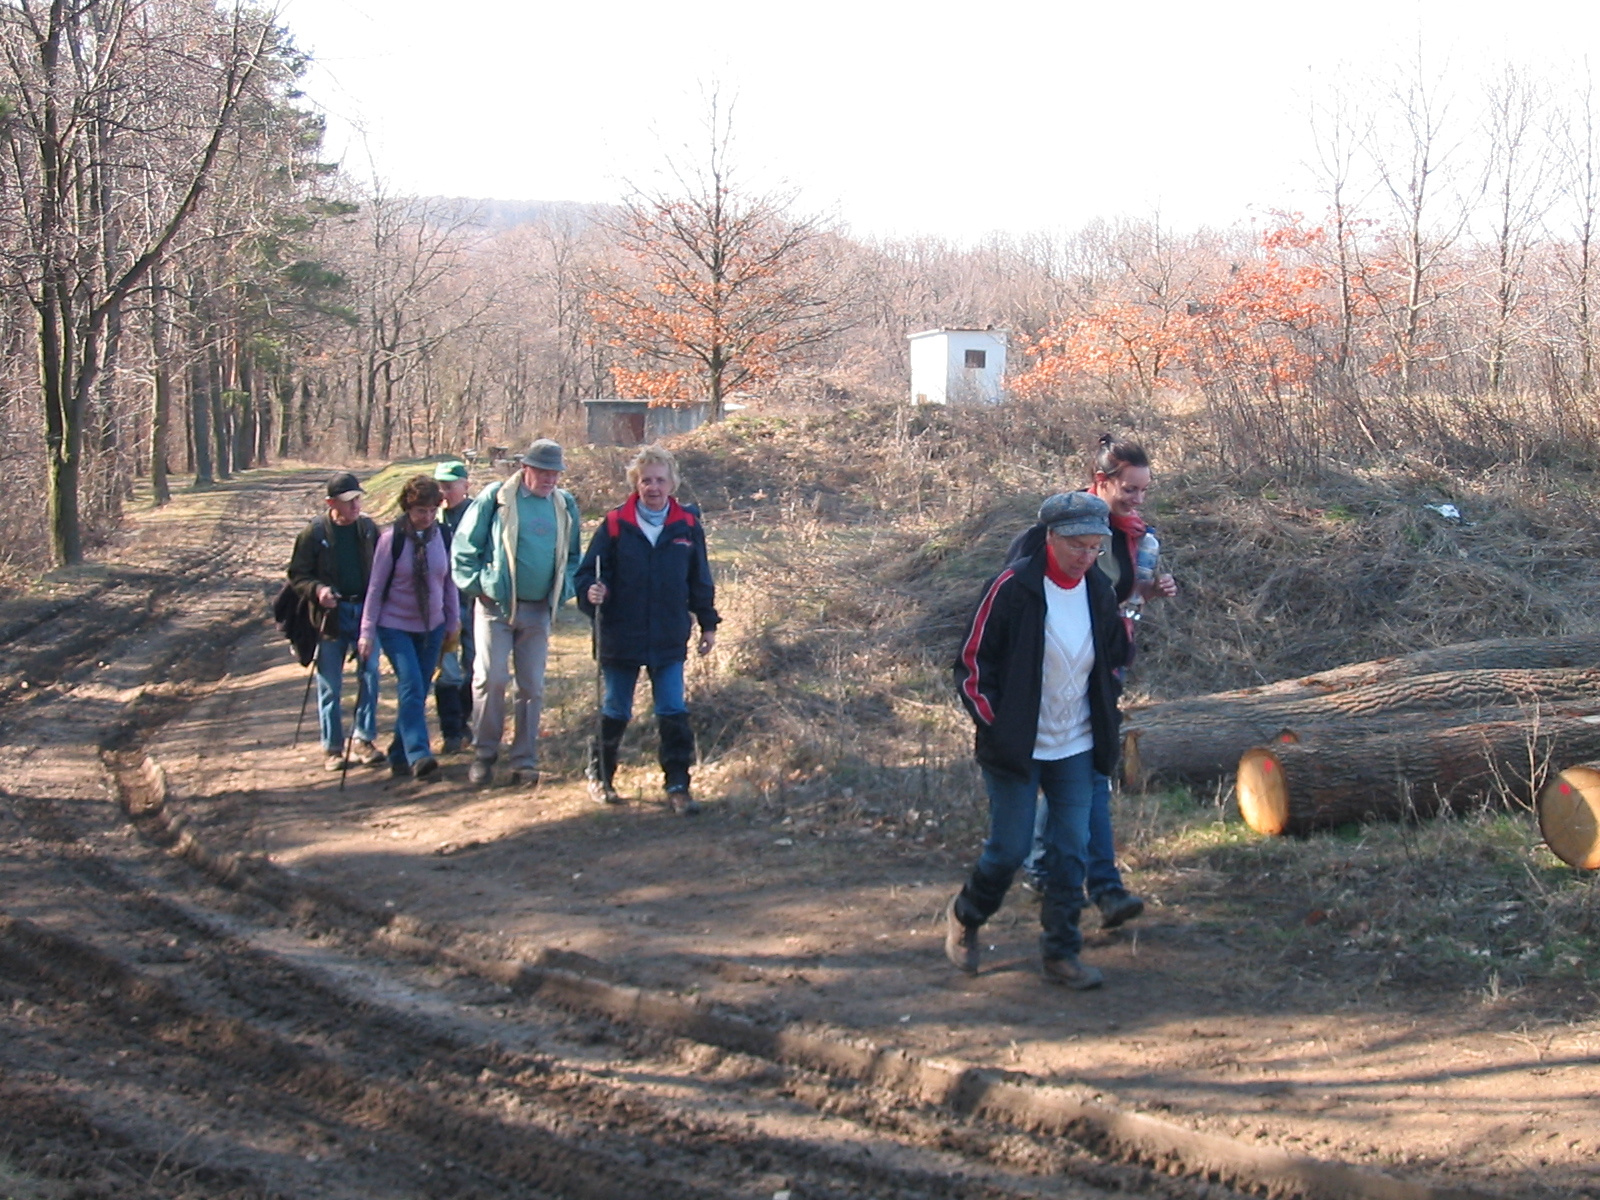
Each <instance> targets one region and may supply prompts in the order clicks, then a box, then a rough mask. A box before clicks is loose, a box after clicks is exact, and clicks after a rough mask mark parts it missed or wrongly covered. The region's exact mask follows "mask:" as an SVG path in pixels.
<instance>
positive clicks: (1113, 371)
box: [1011, 225, 1334, 398]
mask: <svg viewBox="0 0 1600 1200" xmlns="http://www.w3.org/2000/svg"><path fill="white" fill-rule="evenodd" d="M1324 239H1325V235H1324V233H1323V231H1322V230H1321V229H1312V230H1305V229H1302V228H1300V227H1298V226H1297V225H1289V226H1285V227H1283V228H1281V229H1278V230H1274V231H1273V232H1272V233H1269V234H1268V235H1267V236H1266V237H1264V238H1263V239H1262V241H1261V248H1262V251H1263V256H1262V258H1261V259H1259V260H1257V261H1253V262H1246V263H1241V264H1237V265H1235V266H1234V267H1233V268H1232V270H1231V271H1230V272H1229V274H1228V276H1227V277H1226V279H1224V280H1222V281H1221V282H1220V283H1218V284H1216V285H1215V286H1212V287H1210V288H1207V289H1204V290H1202V291H1200V292H1199V293H1198V294H1196V295H1194V296H1192V298H1188V299H1185V300H1184V301H1182V302H1174V301H1172V300H1170V299H1168V300H1167V301H1166V302H1161V301H1158V300H1155V299H1112V300H1106V301H1102V302H1101V303H1099V304H1096V305H1094V306H1093V307H1092V308H1091V309H1090V310H1089V311H1087V312H1085V313H1083V314H1081V315H1077V316H1073V317H1068V318H1064V319H1060V320H1057V321H1055V322H1053V323H1052V324H1051V325H1049V326H1048V327H1047V328H1046V329H1045V330H1044V331H1043V332H1042V333H1041V334H1040V335H1039V336H1038V337H1037V338H1032V339H1028V338H1021V339H1019V340H1020V341H1021V342H1022V349H1023V352H1024V355H1025V356H1026V357H1027V359H1028V360H1029V366H1028V368H1027V369H1026V370H1025V371H1023V372H1022V373H1021V374H1019V375H1017V376H1015V377H1014V378H1013V379H1012V381H1011V390H1012V391H1013V392H1014V393H1016V394H1017V395H1020V396H1024V397H1032V396H1042V395H1049V394H1058V393H1060V392H1061V391H1062V390H1064V389H1066V388H1068V387H1071V386H1074V385H1081V384H1083V383H1085V382H1091V381H1092V382H1097V383H1100V384H1103V385H1104V386H1106V387H1108V388H1111V389H1114V390H1132V391H1135V392H1137V393H1138V394H1139V395H1141V396H1145V397H1148V396H1149V395H1151V394H1152V393H1153V392H1154V391H1155V390H1156V389H1157V388H1158V387H1161V386H1163V385H1167V384H1177V383H1180V382H1194V383H1198V384H1200V385H1201V386H1207V385H1211V384H1220V383H1226V384H1227V385H1229V386H1231V387H1234V388H1237V389H1240V390H1244V391H1248V392H1251V393H1253V394H1256V395H1260V396H1266V397H1273V398H1278V397H1281V396H1283V395H1285V394H1294V393H1301V392H1304V391H1305V389H1306V388H1307V387H1308V386H1309V385H1310V383H1311V381H1312V377H1313V376H1314V374H1315V373H1316V371H1317V368H1318V366H1319V364H1320V363H1321V362H1322V361H1323V355H1322V353H1321V347H1320V339H1319V336H1318V335H1319V334H1320V333H1321V332H1322V331H1324V330H1326V329H1327V328H1328V327H1329V325H1330V324H1331V323H1332V322H1333V320H1334V312H1333V310H1332V308H1331V307H1330V305H1329V303H1328V300H1327V296H1328V291H1329V285H1330V283H1331V274H1330V272H1329V271H1328V269H1327V268H1325V267H1324V266H1322V265H1320V264H1318V263H1317V262H1316V261H1314V259H1312V258H1311V257H1310V255H1308V254H1307V253H1306V252H1307V251H1309V250H1313V249H1315V248H1317V247H1318V246H1320V245H1321V243H1322V242H1323V240H1324Z"/></svg>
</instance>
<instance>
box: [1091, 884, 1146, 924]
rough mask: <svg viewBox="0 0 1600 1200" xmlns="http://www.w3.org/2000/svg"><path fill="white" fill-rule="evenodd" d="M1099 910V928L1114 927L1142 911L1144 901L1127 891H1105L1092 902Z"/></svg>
mask: <svg viewBox="0 0 1600 1200" xmlns="http://www.w3.org/2000/svg"><path fill="white" fill-rule="evenodd" d="M1094 906H1095V907H1096V908H1098V909H1099V910H1100V928H1101V929H1115V928H1116V927H1117V926H1118V925H1121V924H1123V923H1125V922H1127V921H1131V920H1133V919H1134V918H1135V917H1137V916H1138V915H1139V914H1140V913H1142V912H1144V901H1143V900H1142V899H1140V898H1139V897H1138V896H1134V895H1130V894H1129V893H1127V892H1107V893H1106V894H1105V895H1104V896H1101V897H1100V899H1098V900H1096V901H1095V902H1094Z"/></svg>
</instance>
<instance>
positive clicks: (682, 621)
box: [576, 496, 722, 667]
mask: <svg viewBox="0 0 1600 1200" xmlns="http://www.w3.org/2000/svg"><path fill="white" fill-rule="evenodd" d="M638 507H639V498H638V496H630V497H629V498H628V501H627V503H625V504H623V505H622V506H621V507H620V508H614V509H612V510H611V511H610V512H608V513H607V514H606V516H605V520H603V521H601V522H600V528H599V529H596V530H595V531H594V537H593V538H591V539H590V541H589V550H588V553H586V554H585V555H584V556H583V561H582V562H581V563H579V564H578V577H577V583H576V587H577V589H578V607H579V608H581V609H582V610H583V611H584V612H585V613H586V614H587V615H588V616H589V617H591V618H592V617H593V616H594V605H592V604H590V603H589V585H590V584H592V583H594V582H595V570H596V564H597V563H598V565H599V578H600V582H602V583H604V584H605V585H606V587H607V589H608V590H609V595H608V596H607V597H606V602H605V604H603V605H602V606H601V609H600V659H601V661H602V662H607V663H612V664H614V665H616V666H633V667H663V666H666V665H667V664H668V663H674V662H682V661H683V660H684V659H685V658H687V657H688V655H689V651H688V642H689V634H690V631H691V629H690V621H689V617H690V615H691V614H692V615H693V616H694V617H695V618H696V619H697V620H698V621H699V622H700V628H701V629H715V628H716V627H717V626H718V625H719V624H721V622H722V618H721V617H719V616H718V615H717V609H716V599H717V593H716V587H715V585H714V584H713V583H712V581H711V561H710V559H709V558H708V557H707V556H706V530H705V526H704V525H702V524H701V523H700V510H699V509H697V508H696V507H694V505H692V504H691V505H684V504H679V503H678V502H677V501H676V500H670V499H669V500H668V501H667V516H666V522H665V524H664V525H663V527H662V530H661V536H660V537H658V538H656V544H655V545H654V546H652V545H651V544H650V539H649V538H647V537H645V535H644V533H643V532H642V531H641V530H640V528H639V518H638V516H637V512H638Z"/></svg>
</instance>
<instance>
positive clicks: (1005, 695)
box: [955, 542, 1128, 776]
mask: <svg viewBox="0 0 1600 1200" xmlns="http://www.w3.org/2000/svg"><path fill="white" fill-rule="evenodd" d="M1045 555H1046V551H1045V549H1044V546H1043V543H1042V542H1041V544H1040V547H1039V549H1038V550H1036V551H1035V552H1034V553H1033V554H1031V555H1029V556H1028V557H1026V558H1018V559H1013V560H1012V561H1011V562H1009V563H1007V564H1006V568H1005V570H1003V571H1001V572H1000V574H999V575H997V576H995V577H994V578H993V579H991V580H990V581H989V582H988V583H987V584H986V585H985V586H984V589H983V596H982V598H981V599H980V600H979V601H978V607H977V610H976V611H975V612H974V613H973V615H972V622H971V624H970V625H969V627H968V632H967V636H966V637H965V638H964V639H962V643H961V649H960V651H959V653H958V654H957V655H956V661H955V684H956V693H957V695H959V696H960V697H961V703H962V704H963V705H964V706H965V707H966V710H967V713H968V714H969V715H970V716H971V717H972V720H973V723H974V725H975V726H976V727H977V729H976V734H975V738H974V748H973V753H974V754H975V756H976V757H977V760H978V762H979V763H980V764H981V765H982V766H985V767H988V768H990V769H991V770H995V771H1000V772H1002V773H1004V774H1008V775H1017V776H1026V775H1027V774H1028V772H1029V771H1030V769H1031V766H1032V763H1033V746H1034V741H1035V739H1036V738H1037V736H1038V733H1039V698H1040V692H1041V690H1042V689H1043V686H1044V621H1045V597H1044V568H1045ZM1083 586H1085V587H1087V588H1088V589H1089V622H1090V627H1091V629H1092V631H1093V636H1094V666H1093V667H1092V668H1091V669H1090V672H1089V723H1090V727H1091V728H1092V729H1093V731H1094V769H1095V770H1096V771H1099V772H1100V773H1101V774H1102V775H1110V774H1112V773H1113V772H1114V770H1115V768H1116V765H1117V758H1118V756H1119V755H1120V754H1121V750H1122V747H1121V744H1120V742H1119V740H1118V737H1117V732H1118V728H1119V726H1120V724H1121V717H1120V715H1119V714H1118V712H1117V699H1118V697H1119V696H1120V695H1121V691H1122V685H1121V684H1120V683H1119V682H1118V681H1117V678H1116V675H1115V673H1114V672H1115V671H1116V670H1117V668H1119V667H1121V666H1122V665H1123V664H1124V663H1125V662H1126V660H1127V657H1128V633H1127V626H1126V625H1125V624H1124V622H1123V620H1122V618H1121V617H1120V616H1118V614H1117V601H1116V597H1115V596H1113V595H1112V592H1111V584H1110V583H1109V582H1108V581H1107V579H1106V577H1105V576H1104V575H1102V574H1101V573H1100V572H1099V571H1096V570H1093V569H1091V570H1090V571H1089V573H1088V574H1087V575H1085V576H1084V582H1083Z"/></svg>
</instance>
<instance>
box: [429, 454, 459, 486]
mask: <svg viewBox="0 0 1600 1200" xmlns="http://www.w3.org/2000/svg"><path fill="white" fill-rule="evenodd" d="M433 477H434V478H435V479H437V480H438V481H439V482H440V483H450V482H453V481H454V480H457V479H465V478H467V464H466V463H464V462H459V461H456V460H454V459H452V460H451V461H450V462H442V463H440V464H439V465H438V466H436V467H435V468H434V469H433Z"/></svg>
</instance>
